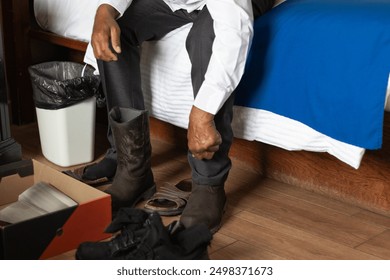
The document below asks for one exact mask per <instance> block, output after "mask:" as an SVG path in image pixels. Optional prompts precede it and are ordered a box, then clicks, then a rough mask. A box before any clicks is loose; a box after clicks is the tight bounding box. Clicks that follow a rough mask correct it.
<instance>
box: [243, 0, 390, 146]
mask: <svg viewBox="0 0 390 280" xmlns="http://www.w3.org/2000/svg"><path fill="white" fill-rule="evenodd" d="M389 72H390V0H382V1H380V0H337V1H336V0H335V1H332V0H328V1H326V0H287V1H286V2H284V3H282V4H280V5H279V6H277V7H275V8H274V9H273V10H271V11H269V12H268V13H267V14H265V15H264V16H262V17H261V18H259V19H257V20H256V21H255V35H254V39H253V44H252V48H251V51H250V55H249V60H248V63H247V68H246V71H245V74H244V76H243V79H242V81H241V83H240V85H239V86H238V88H237V92H236V105H241V106H246V107H252V108H259V109H264V110H268V111H271V112H275V113H277V114H280V115H283V116H286V117H289V118H291V119H295V120H298V121H300V122H302V123H304V124H306V125H308V126H310V127H312V128H313V129H315V130H317V131H319V132H321V133H323V134H326V135H328V136H330V137H332V138H334V139H337V140H340V141H343V142H346V143H349V144H353V145H356V146H359V147H363V148H366V149H378V148H380V147H381V145H382V131H383V116H384V104H385V93H386V87H387V81H388V76H389Z"/></svg>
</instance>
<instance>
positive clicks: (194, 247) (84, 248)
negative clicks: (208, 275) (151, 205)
mask: <svg viewBox="0 0 390 280" xmlns="http://www.w3.org/2000/svg"><path fill="white" fill-rule="evenodd" d="M118 229H120V233H118V234H117V235H116V236H115V237H114V238H113V239H111V240H110V241H105V242H84V243H82V244H80V246H79V247H78V248H77V251H76V259H78V260H104V259H105V260H174V259H175V260H197V259H208V253H207V248H208V246H209V244H210V241H211V239H212V235H211V233H210V231H209V230H208V228H207V227H206V226H205V225H197V226H194V227H191V228H188V229H186V228H184V227H183V226H181V225H180V224H179V223H177V221H176V222H173V223H172V224H170V225H168V226H167V227H165V226H164V225H163V223H162V220H161V217H160V216H159V214H158V213H151V214H147V212H146V211H143V210H140V209H136V208H121V209H120V210H119V212H118V216H117V217H116V219H115V220H114V221H113V222H112V223H111V225H110V226H109V227H108V228H107V232H113V231H117V230H118Z"/></svg>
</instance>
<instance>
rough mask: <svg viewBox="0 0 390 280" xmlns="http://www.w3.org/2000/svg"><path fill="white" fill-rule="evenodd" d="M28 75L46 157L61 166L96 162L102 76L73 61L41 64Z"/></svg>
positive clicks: (43, 151) (30, 70)
mask: <svg viewBox="0 0 390 280" xmlns="http://www.w3.org/2000/svg"><path fill="white" fill-rule="evenodd" d="M29 72H30V76H31V80H32V86H33V94H34V101H35V108H36V114H37V122H38V128H39V138H40V142H41V148H42V154H43V155H44V157H45V158H46V159H48V160H49V161H51V162H52V163H54V164H56V165H59V166H62V167H68V166H72V165H78V164H83V163H88V162H91V161H93V160H94V149H95V119H96V97H95V96H96V92H97V91H98V86H99V83H100V79H99V76H95V75H94V74H93V69H91V68H86V67H85V66H84V65H82V64H79V63H74V62H47V63H42V64H38V65H35V66H31V67H29Z"/></svg>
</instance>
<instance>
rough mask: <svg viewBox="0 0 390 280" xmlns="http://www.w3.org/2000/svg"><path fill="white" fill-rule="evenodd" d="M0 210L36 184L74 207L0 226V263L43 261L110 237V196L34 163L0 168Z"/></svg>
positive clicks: (36, 162)
mask: <svg viewBox="0 0 390 280" xmlns="http://www.w3.org/2000/svg"><path fill="white" fill-rule="evenodd" d="M0 178H1V181H0V209H1V208H3V207H5V206H6V205H9V204H10V203H12V202H14V201H17V200H18V195H19V194H20V193H22V192H23V191H25V190H26V189H27V188H29V187H31V186H32V185H34V184H35V183H37V182H46V183H49V184H51V185H53V186H55V187H56V188H57V189H59V190H60V191H62V192H63V193H64V194H66V195H68V196H69V197H70V198H72V199H73V200H75V201H76V202H77V204H78V205H77V206H73V207H69V208H66V209H63V210H59V211H55V212H52V213H48V214H44V215H41V216H38V217H35V218H32V219H29V220H25V221H21V222H17V223H13V224H10V223H4V222H2V223H0V259H23V260H30V259H47V258H50V257H53V256H56V255H59V254H61V253H64V252H67V251H69V250H72V249H75V248H77V247H78V245H79V244H80V243H82V242H84V241H99V240H103V239H106V238H108V237H110V235H109V234H106V233H104V230H105V228H106V227H107V226H108V225H109V224H110V222H111V197H110V195H108V194H106V193H104V192H102V191H100V190H97V189H95V188H92V187H90V186H88V185H86V184H84V183H82V182H79V181H77V180H75V179H73V178H71V177H69V176H67V175H65V174H63V173H61V172H59V171H57V170H55V169H53V168H51V167H49V166H46V165H44V164H42V163H40V162H38V161H35V160H23V161H21V162H16V163H11V164H6V165H2V166H0Z"/></svg>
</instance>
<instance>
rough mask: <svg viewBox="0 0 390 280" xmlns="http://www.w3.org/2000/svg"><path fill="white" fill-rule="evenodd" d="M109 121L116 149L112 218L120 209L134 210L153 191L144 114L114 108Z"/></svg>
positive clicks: (143, 112)
mask: <svg viewBox="0 0 390 280" xmlns="http://www.w3.org/2000/svg"><path fill="white" fill-rule="evenodd" d="M109 121H110V125H111V129H112V133H113V136H114V141H115V146H116V150H117V168H116V173H115V176H114V180H113V183H112V185H111V186H110V187H109V188H107V189H106V190H105V192H107V193H108V194H110V195H111V201H112V212H113V216H115V215H116V212H117V211H118V210H119V208H121V207H133V206H134V205H135V204H136V203H138V202H139V201H141V200H145V199H148V198H150V197H151V196H152V195H153V194H154V193H155V192H156V186H155V183H154V178H153V173H152V169H151V154H152V147H151V144H150V136H149V116H148V113H147V111H144V110H136V109H128V108H119V107H115V108H113V109H112V110H111V111H110V112H109Z"/></svg>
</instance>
